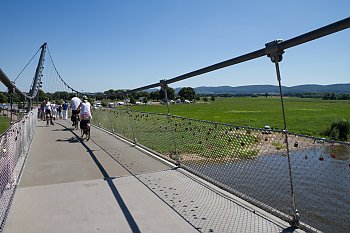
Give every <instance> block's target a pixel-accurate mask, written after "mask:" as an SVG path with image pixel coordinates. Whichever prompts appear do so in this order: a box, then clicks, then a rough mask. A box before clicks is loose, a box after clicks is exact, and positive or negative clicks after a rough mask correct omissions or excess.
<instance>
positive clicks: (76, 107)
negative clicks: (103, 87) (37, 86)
mask: <svg viewBox="0 0 350 233" xmlns="http://www.w3.org/2000/svg"><path fill="white" fill-rule="evenodd" d="M82 99H83V101H81V100H80V98H78V97H77V96H74V97H73V98H72V99H71V101H70V104H69V103H68V101H65V100H62V103H61V104H58V103H56V101H53V102H52V103H51V102H50V99H49V98H46V99H45V100H44V101H43V102H42V103H41V105H40V108H39V116H40V118H41V119H42V120H46V121H47V122H49V121H50V124H51V125H54V123H53V120H56V119H63V120H67V119H68V112H69V109H72V115H73V116H79V114H80V119H83V120H90V119H91V117H92V114H91V112H92V111H91V110H92V107H91V104H90V103H89V101H88V98H87V96H83V98H82ZM73 126H74V123H73Z"/></svg>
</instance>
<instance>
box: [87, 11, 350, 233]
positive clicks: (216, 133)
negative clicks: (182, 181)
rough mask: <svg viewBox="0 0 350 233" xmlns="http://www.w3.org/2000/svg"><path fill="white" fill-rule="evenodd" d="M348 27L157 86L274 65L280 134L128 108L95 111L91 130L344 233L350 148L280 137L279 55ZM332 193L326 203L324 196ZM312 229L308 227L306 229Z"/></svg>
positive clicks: (281, 212) (336, 26)
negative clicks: (264, 62) (238, 67)
mask: <svg viewBox="0 0 350 233" xmlns="http://www.w3.org/2000/svg"><path fill="white" fill-rule="evenodd" d="M349 27H350V18H346V19H343V20H341V21H338V22H336V23H333V24H330V25H327V26H325V27H322V28H319V29H317V30H314V31H311V32H308V33H305V34H303V35H300V36H297V37H295V38H292V39H289V40H286V41H282V40H275V41H272V42H270V43H267V44H265V48H263V49H260V50H257V51H254V52H251V53H248V54H245V55H242V56H239V57H236V58H232V59H230V60H227V61H223V62H220V63H217V64H214V65H211V66H208V67H205V68H202V69H199V70H195V71H192V72H189V73H187V74H183V75H180V76H177V77H174V78H171V79H164V80H161V81H160V82H158V83H154V84H150V85H147V86H143V87H139V88H136V89H133V90H129V91H127V92H126V93H125V98H127V96H128V95H129V94H131V93H133V92H137V91H142V90H147V89H150V88H154V87H161V90H162V91H164V95H165V102H166V103H167V106H168V104H169V101H168V98H167V85H168V84H170V83H175V82H178V81H182V80H185V79H188V78H191V77H194V76H198V75H201V74H204V73H208V72H211V71H215V70H218V69H221V68H224V67H228V66H232V65H235V64H238V63H242V62H245V61H249V60H252V59H255V58H258V57H262V56H265V55H266V56H268V57H269V58H270V59H271V61H272V62H273V63H274V65H275V69H276V75H277V81H278V85H279V92H280V93H279V94H280V99H281V109H282V111H281V115H282V118H283V125H284V126H283V130H281V131H272V130H268V131H266V130H262V129H256V128H249V127H243V126H235V125H230V124H221V123H217V122H208V121H200V120H195V119H189V118H184V117H180V116H174V115H171V112H170V111H169V107H168V114H156V113H146V112H135V111H131V110H130V109H126V110H115V111H107V110H101V111H97V112H95V114H94V115H95V116H94V119H93V121H94V123H95V124H97V125H100V126H102V127H104V128H106V129H109V130H110V131H111V132H114V133H117V134H119V135H121V136H123V137H125V138H127V139H129V140H132V141H134V142H135V143H137V144H140V145H143V146H145V147H147V148H148V149H151V150H153V151H155V152H156V153H159V154H160V155H163V156H164V157H165V158H167V159H169V160H171V161H173V162H174V163H176V164H178V165H179V166H181V167H183V168H185V169H187V170H190V171H191V172H193V173H195V174H197V175H198V176H201V177H203V178H205V179H206V180H208V181H210V182H212V183H214V184H216V185H217V186H219V187H221V188H223V189H225V190H227V191H229V192H231V193H233V194H235V195H237V196H239V197H241V198H243V199H245V200H247V201H249V202H251V203H254V204H255V205H257V206H259V207H261V208H263V209H265V210H267V211H269V212H271V213H273V214H275V215H276V216H279V217H280V218H282V219H285V220H287V221H289V222H290V223H291V225H292V226H295V227H301V228H303V229H306V230H309V231H317V230H316V229H315V228H317V229H321V230H324V231H327V232H328V231H331V232H348V231H350V224H349V223H348V221H347V220H346V219H347V218H349V217H350V212H349V211H350V208H348V207H349V203H350V197H349V195H347V193H349V192H350V185H349V182H348V180H349V177H350V169H349V166H350V165H349V159H350V144H349V143H342V142H335V141H327V140H324V139H320V138H314V137H309V136H304V135H296V134H292V133H290V132H289V131H288V130H287V124H286V115H285V108H284V98H283V93H282V84H281V74H280V68H279V62H280V61H281V60H282V54H283V53H284V52H285V51H284V50H286V49H288V48H291V47H294V46H297V45H300V44H303V43H306V42H309V41H312V40H314V39H317V38H320V37H323V36H327V35H329V34H332V33H335V32H337V31H340V30H343V29H346V28H349ZM327 193H331V195H332V196H331V197H330V196H329V194H327ZM311 226H312V227H311Z"/></svg>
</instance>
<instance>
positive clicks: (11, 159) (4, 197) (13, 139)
mask: <svg viewBox="0 0 350 233" xmlns="http://www.w3.org/2000/svg"><path fill="white" fill-rule="evenodd" d="M36 124H37V110H36V109H35V110H32V111H30V112H29V113H28V114H27V115H25V116H24V117H23V118H22V119H20V120H18V121H16V122H14V123H13V124H12V125H11V126H10V128H8V129H7V130H6V131H5V132H4V133H3V134H2V135H0V160H1V163H0V222H1V227H0V232H1V231H2V230H3V227H4V224H5V221H6V218H7V214H8V211H9V209H10V206H11V203H12V199H13V196H14V193H15V191H16V188H17V186H18V184H19V178H20V176H21V173H22V169H23V165H24V163H25V159H26V157H27V155H28V152H29V148H30V145H31V143H32V140H33V135H34V132H35V127H36Z"/></svg>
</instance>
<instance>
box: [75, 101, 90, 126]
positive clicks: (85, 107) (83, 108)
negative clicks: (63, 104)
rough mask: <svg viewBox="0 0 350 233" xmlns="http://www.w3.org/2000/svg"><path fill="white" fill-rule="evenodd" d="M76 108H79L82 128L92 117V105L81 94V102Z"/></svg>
mask: <svg viewBox="0 0 350 233" xmlns="http://www.w3.org/2000/svg"><path fill="white" fill-rule="evenodd" d="M78 110H80V120H81V121H80V128H81V129H83V128H84V127H85V126H86V124H88V123H89V122H90V119H91V117H92V115H91V111H92V107H91V104H90V102H89V101H88V98H87V96H86V95H84V96H83V102H81V104H80V105H79V107H78Z"/></svg>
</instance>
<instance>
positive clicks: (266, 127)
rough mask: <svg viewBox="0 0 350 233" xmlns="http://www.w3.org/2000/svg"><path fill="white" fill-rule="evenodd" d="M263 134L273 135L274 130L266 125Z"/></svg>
mask: <svg viewBox="0 0 350 233" xmlns="http://www.w3.org/2000/svg"><path fill="white" fill-rule="evenodd" d="M261 133H262V134H271V133H272V129H271V127H270V126H268V125H265V126H264V128H263V130H262V132H261Z"/></svg>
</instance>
